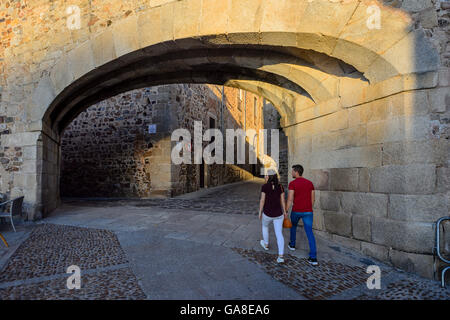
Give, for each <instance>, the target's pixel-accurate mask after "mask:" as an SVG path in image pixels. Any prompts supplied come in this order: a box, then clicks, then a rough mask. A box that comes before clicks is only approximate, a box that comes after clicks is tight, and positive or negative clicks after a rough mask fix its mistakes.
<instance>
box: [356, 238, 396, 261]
mask: <svg viewBox="0 0 450 320" xmlns="http://www.w3.org/2000/svg"><path fill="white" fill-rule="evenodd" d="M361 252H362V253H363V254H367V255H368V256H370V257H373V258H375V259H378V260H380V261H387V260H388V257H389V248H387V247H385V246H380V245H377V244H373V243H370V242H361Z"/></svg>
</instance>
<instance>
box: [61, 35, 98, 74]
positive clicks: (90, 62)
mask: <svg viewBox="0 0 450 320" xmlns="http://www.w3.org/2000/svg"><path fill="white" fill-rule="evenodd" d="M68 63H69V70H70V73H71V74H72V75H73V76H74V78H75V79H78V78H80V77H81V76H83V75H85V74H86V73H88V72H89V71H91V70H92V69H94V67H95V65H94V53H93V51H92V47H91V42H90V41H85V42H84V43H82V44H81V45H79V46H78V47H76V48H75V49H73V50H71V51H70V52H69V54H68Z"/></svg>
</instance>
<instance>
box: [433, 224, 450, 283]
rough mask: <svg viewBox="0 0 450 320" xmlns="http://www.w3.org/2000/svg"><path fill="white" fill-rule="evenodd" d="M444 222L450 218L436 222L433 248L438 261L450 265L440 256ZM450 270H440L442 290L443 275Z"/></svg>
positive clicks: (447, 268)
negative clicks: (434, 245)
mask: <svg viewBox="0 0 450 320" xmlns="http://www.w3.org/2000/svg"><path fill="white" fill-rule="evenodd" d="M446 220H450V217H442V218H440V219H439V220H438V221H436V247H435V251H436V254H437V256H438V257H439V259H440V260H441V261H442V262H444V263H446V264H450V260H447V259H446V258H445V257H444V256H443V255H442V254H441V243H440V242H441V223H442V222H444V221H446ZM448 270H450V266H447V267H445V268H444V269H443V270H442V274H441V285H442V287H443V288H445V273H446V272H447V271H448Z"/></svg>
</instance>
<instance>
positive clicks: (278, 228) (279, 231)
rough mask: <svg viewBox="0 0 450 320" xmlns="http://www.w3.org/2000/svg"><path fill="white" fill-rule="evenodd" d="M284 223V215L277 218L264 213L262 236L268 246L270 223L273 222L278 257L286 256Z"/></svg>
mask: <svg viewBox="0 0 450 320" xmlns="http://www.w3.org/2000/svg"><path fill="white" fill-rule="evenodd" d="M283 221H284V216H283V215H282V216H281V217H277V218H271V217H268V216H266V215H265V214H264V213H263V215H262V234H263V239H264V242H265V244H266V245H269V224H270V222H273V228H274V230H275V236H276V237H277V245H278V255H280V256H282V255H283V254H284V237H283Z"/></svg>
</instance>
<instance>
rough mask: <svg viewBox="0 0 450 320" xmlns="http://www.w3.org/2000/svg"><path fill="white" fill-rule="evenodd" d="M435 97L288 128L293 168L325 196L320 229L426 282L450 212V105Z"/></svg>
mask: <svg viewBox="0 0 450 320" xmlns="http://www.w3.org/2000/svg"><path fill="white" fill-rule="evenodd" d="M436 90H437V91H439V90H440V89H429V90H418V91H415V92H405V93H400V94H396V95H393V96H391V97H387V98H384V99H380V100H377V101H374V102H370V103H365V104H361V105H358V106H351V107H349V108H347V109H345V110H343V111H340V112H339V113H338V115H330V116H326V117H323V118H319V119H315V120H311V121H307V122H304V123H302V124H299V125H296V126H293V127H290V128H288V135H289V138H290V139H289V150H290V151H292V152H291V154H290V163H291V164H293V163H295V162H299V163H301V164H303V165H304V167H305V168H306V171H305V174H304V176H305V177H306V178H309V179H311V180H312V181H313V182H314V183H315V185H316V188H317V189H318V190H320V191H319V192H318V197H317V202H316V208H315V222H314V226H315V228H316V229H317V230H319V231H323V232H325V234H326V235H327V236H328V235H329V236H330V237H331V239H332V240H334V241H336V242H339V243H342V244H344V245H347V246H350V247H352V248H356V249H358V250H361V251H363V252H364V253H365V254H368V255H370V256H372V257H375V258H377V259H380V260H383V261H390V262H391V263H393V264H394V265H396V266H399V267H401V268H403V269H405V270H409V271H413V272H417V273H420V274H422V275H424V276H427V277H432V276H433V272H434V271H433V268H432V267H431V266H432V265H433V256H432V248H433V246H434V231H433V230H434V229H433V223H434V222H435V221H436V220H437V219H438V218H440V217H442V216H446V215H448V212H449V180H448V177H449V168H448V166H449V150H450V149H449V130H448V124H447V122H448V120H445V119H448V115H449V104H448V101H447V102H446V100H445V99H441V100H440V102H437V101H436V97H437V96H438V95H436ZM447 92H448V90H447ZM437 119H441V120H437ZM291 137H292V138H291ZM447 236H448V232H447ZM448 240H449V239H447V242H448Z"/></svg>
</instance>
